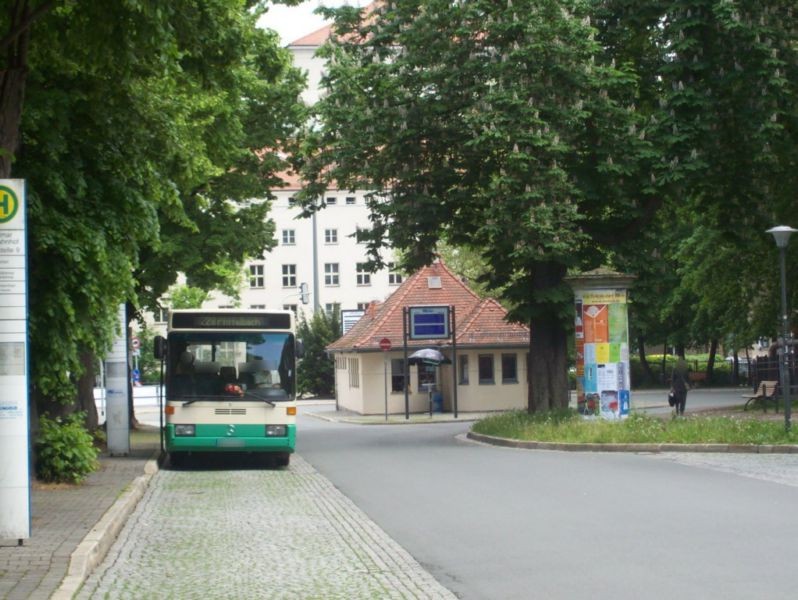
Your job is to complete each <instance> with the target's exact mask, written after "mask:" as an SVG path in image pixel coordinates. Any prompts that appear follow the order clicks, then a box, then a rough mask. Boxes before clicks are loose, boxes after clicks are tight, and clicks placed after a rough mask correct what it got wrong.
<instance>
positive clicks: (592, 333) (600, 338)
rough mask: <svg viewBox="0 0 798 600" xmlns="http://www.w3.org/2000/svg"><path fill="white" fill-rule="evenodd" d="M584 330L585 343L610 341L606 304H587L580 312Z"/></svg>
mask: <svg viewBox="0 0 798 600" xmlns="http://www.w3.org/2000/svg"><path fill="white" fill-rule="evenodd" d="M582 313H583V314H582V322H583V323H584V328H585V342H591V343H598V342H608V341H610V332H609V322H608V318H609V312H608V310H607V305H606V304H589V305H586V306H585V308H584V310H583V311H582Z"/></svg>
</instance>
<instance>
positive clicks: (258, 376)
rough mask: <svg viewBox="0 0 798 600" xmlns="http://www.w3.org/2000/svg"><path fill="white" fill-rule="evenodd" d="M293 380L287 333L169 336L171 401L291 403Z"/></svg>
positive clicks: (290, 338)
mask: <svg viewBox="0 0 798 600" xmlns="http://www.w3.org/2000/svg"><path fill="white" fill-rule="evenodd" d="M295 380H296V373H294V336H293V334H291V333H274V332H269V333H258V332H232V331H219V332H172V333H170V334H169V355H168V361H167V383H166V397H167V399H169V400H187V401H198V400H211V401H213V400H223V401H230V400H263V401H266V402H270V403H271V402H279V401H286V400H293V399H294V390H295Z"/></svg>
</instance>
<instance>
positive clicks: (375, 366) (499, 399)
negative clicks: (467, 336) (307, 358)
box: [335, 348, 527, 415]
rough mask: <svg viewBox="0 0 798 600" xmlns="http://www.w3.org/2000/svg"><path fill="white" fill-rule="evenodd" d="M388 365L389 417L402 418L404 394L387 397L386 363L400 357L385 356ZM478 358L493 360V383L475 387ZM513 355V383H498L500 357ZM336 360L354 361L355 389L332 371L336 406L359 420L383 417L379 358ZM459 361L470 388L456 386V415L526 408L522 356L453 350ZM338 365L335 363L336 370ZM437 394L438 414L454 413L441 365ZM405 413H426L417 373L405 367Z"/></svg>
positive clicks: (345, 375)
mask: <svg viewBox="0 0 798 600" xmlns="http://www.w3.org/2000/svg"><path fill="white" fill-rule="evenodd" d="M386 354H387V358H388V360H389V362H388V413H389V414H402V413H404V412H405V397H404V393H403V392H392V391H391V372H390V359H396V358H402V356H403V355H402V352H401V351H399V352H396V351H391V352H388V353H386ZM480 354H492V355H493V357H494V383H493V384H484V383H483V384H480V383H479V371H478V366H477V365H478V357H479V355H480ZM502 354H515V355H516V369H517V374H518V377H517V382H516V383H509V382H502V371H501V355H502ZM336 356H337V357H339V360H340V358H344V359H345V360H347V361H348V360H350V359H357V360H358V361H359V365H358V369H359V387H357V388H352V387H351V386H350V385H349V372H348V364H347V368H344V369H339V368H336V371H335V382H336V392H337V396H338V405H339V406H340V407H341V408H344V409H347V410H351V411H353V412H356V413H360V414H364V415H375V414H384V412H385V383H384V370H383V364H384V360H385V356H386V355H384V354H383V353H378V352H368V353H337V354H336ZM461 356H468V371H469V383H468V384H467V385H458V386H457V408H458V412H460V411H462V412H485V411H500V410H512V409H524V408H526V406H527V372H526V351H525V350H519V349H517V348H512V349H499V348H494V349H487V350H486V349H479V350H476V349H474V350H461V349H459V348H458V360H459V359H460V357H461ZM341 364H342V363H339V365H341ZM438 376H439V379H438V389H440V390H442V392H443V408H444V411H446V412H452V411H453V408H454V406H453V395H452V366H451V365H443V366H442V367H441V368H440V371H439V373H438ZM409 405H410V412H412V413H419V412H426V411H427V410H429V395H428V393H427V392H426V391H424V390H419V389H418V371H417V369H416V367H414V366H411V367H410V394H409Z"/></svg>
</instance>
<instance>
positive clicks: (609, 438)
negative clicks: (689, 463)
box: [472, 410, 798, 445]
mask: <svg viewBox="0 0 798 600" xmlns="http://www.w3.org/2000/svg"><path fill="white" fill-rule="evenodd" d="M472 429H473V431H474V432H475V433H481V434H484V435H491V436H496V437H503V438H509V439H513V440H522V441H536V442H565V443H592V444H753V445H760V444H798V431H796V427H793V428H792V429H791V431H790V432H789V433H787V432H785V430H784V421H783V420H781V421H774V420H765V419H757V418H746V417H742V416H740V417H736V416H712V415H692V416H688V417H681V418H677V419H671V418H664V419H663V418H659V417H655V416H647V415H644V414H639V413H637V414H632V415H631V416H630V417H629V418H628V419H624V420H623V421H606V420H602V419H592V420H588V419H584V418H582V417H581V416H580V415H579V414H578V413H577V412H576V411H574V410H566V411H559V412H551V413H544V414H529V413H527V412H525V411H513V412H508V413H503V414H500V415H494V416H490V417H488V418H486V419H483V420H481V421H478V422H477V423H475V424H474V426H473V428H472Z"/></svg>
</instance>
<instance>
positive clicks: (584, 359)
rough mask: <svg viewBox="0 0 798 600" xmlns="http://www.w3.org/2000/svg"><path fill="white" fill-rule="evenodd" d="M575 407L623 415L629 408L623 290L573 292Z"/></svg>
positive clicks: (607, 415) (604, 415)
mask: <svg viewBox="0 0 798 600" xmlns="http://www.w3.org/2000/svg"><path fill="white" fill-rule="evenodd" d="M574 307H575V321H574V326H575V327H574V329H575V337H576V376H577V377H576V386H577V410H578V411H579V412H580V414H583V415H585V416H587V417H601V418H605V419H623V418H626V417H627V416H628V415H629V411H630V409H631V392H630V389H629V388H630V385H629V383H630V382H629V343H628V342H629V333H628V328H629V323H628V317H627V304H626V290H612V289H608V290H590V291H584V292H582V293H579V292H578V291H577V293H576V301H575V303H574Z"/></svg>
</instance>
